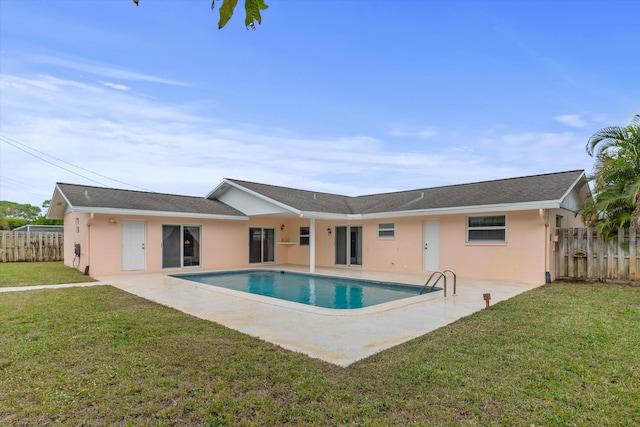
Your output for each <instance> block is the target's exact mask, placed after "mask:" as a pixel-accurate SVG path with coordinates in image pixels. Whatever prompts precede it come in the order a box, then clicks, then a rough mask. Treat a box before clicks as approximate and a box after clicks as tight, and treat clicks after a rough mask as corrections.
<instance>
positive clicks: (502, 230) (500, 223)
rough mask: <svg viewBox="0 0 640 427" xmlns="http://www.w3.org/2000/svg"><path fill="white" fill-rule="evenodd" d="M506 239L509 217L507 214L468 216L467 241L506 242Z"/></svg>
mask: <svg viewBox="0 0 640 427" xmlns="http://www.w3.org/2000/svg"><path fill="white" fill-rule="evenodd" d="M506 241H507V217H506V216H505V215H488V216H470V217H468V218H467V242H492V243H504V242H506Z"/></svg>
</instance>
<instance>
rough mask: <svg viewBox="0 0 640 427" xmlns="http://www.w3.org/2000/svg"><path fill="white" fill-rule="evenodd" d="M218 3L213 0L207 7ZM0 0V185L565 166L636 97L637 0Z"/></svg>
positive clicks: (395, 182)
mask: <svg viewBox="0 0 640 427" xmlns="http://www.w3.org/2000/svg"><path fill="white" fill-rule="evenodd" d="M220 4H221V2H219V1H218V2H216V5H217V6H219V5H220ZM267 4H269V9H268V10H266V11H264V12H263V22H262V25H260V26H258V27H257V30H255V31H248V30H246V29H245V27H244V25H243V22H244V10H243V8H242V2H240V6H239V9H238V11H237V13H236V16H234V17H233V18H232V20H231V21H230V22H229V23H228V24H227V26H226V27H225V28H224V29H222V30H218V29H217V21H218V10H217V9H216V10H214V11H211V10H210V7H209V6H210V1H209V0H191V1H178V0H140V6H139V7H136V6H135V5H134V4H133V2H132V1H131V0H117V1H116V0H93V1H88V0H87V1H80V0H66V1H63V0H43V1H39V0H2V1H0V74H1V75H0V133H1V134H2V142H1V143H0V200H10V201H15V202H19V203H30V204H33V205H38V206H39V205H40V204H41V203H42V202H43V201H44V200H45V199H49V198H50V197H51V195H52V193H53V189H54V186H55V183H56V182H69V183H77V184H86V185H101V186H109V187H116V188H128V189H145V190H150V191H157V192H166V193H177V194H186V195H195V196H204V195H206V194H207V193H208V192H209V191H210V190H212V189H213V188H214V187H215V186H216V185H217V184H219V182H220V181H221V180H222V178H225V177H227V178H235V179H243V180H250V181H258V182H263V183H268V184H273V185H283V186H291V187H296V188H303V189H308V190H314V191H325V192H332V193H340V194H348V195H359V194H370V193H378V192H386V191H394V190H406V189H415V188H424V187H434V186H440V185H449V184H459V183H466V182H474V181H483V180H490V179H498V178H508V177H514V176H524V175H533V174H540V173H549V172H558V171H565V170H574V169H585V170H586V171H587V172H590V171H591V169H592V167H593V159H592V158H590V157H589V156H588V155H587V154H586V152H585V144H586V141H587V139H588V138H589V136H590V135H592V134H593V133H594V132H596V131H597V130H598V129H600V128H602V127H605V126H610V125H621V126H624V125H627V124H628V123H629V122H630V121H631V118H632V117H633V115H634V114H638V113H640V78H639V77H638V76H640V26H639V25H638V19H639V18H638V17H639V16H640V2H638V1H632V0H621V1H617V0H606V1H595V0H594V1H588V0H584V1H577V0H576V1H571V0H556V1H551V0H548V1H545V0H536V1H520V0H519V1H507V0H502V1H481V0H473V1H471V0H470V1H463V0H450V1H438V0H424V1H420V0H393V1H376V0H367V1H365V0H322V1H319V0H295V1H294V0H287V1H283V0H267Z"/></svg>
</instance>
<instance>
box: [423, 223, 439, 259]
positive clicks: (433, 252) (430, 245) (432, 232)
mask: <svg viewBox="0 0 640 427" xmlns="http://www.w3.org/2000/svg"><path fill="white" fill-rule="evenodd" d="M422 250H423V252H422V256H423V262H422V265H423V266H424V267H423V268H424V270H425V271H438V270H440V221H438V220H430V221H423V222H422Z"/></svg>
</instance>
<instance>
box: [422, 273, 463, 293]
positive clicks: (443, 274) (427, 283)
mask: <svg viewBox="0 0 640 427" xmlns="http://www.w3.org/2000/svg"><path fill="white" fill-rule="evenodd" d="M445 273H451V275H452V276H453V294H454V295H455V294H456V282H457V281H458V278H457V277H456V273H455V272H454V271H453V270H449V269H447V270H444V271H439V270H438V271H434V272H433V273H431V276H429V279H427V281H426V282H425V284H424V286H423V287H422V289H421V290H420V295H422V293H423V292H424V291H425V289H427V286H428V285H429V282H431V279H433V276H435V275H436V274H439V276H438V278H437V279H436V281H435V282H433V285H431V289H429V292H431V291H433V288H434V287H435V286H436V284H437V283H438V281H439V280H440V279H441V278H443V279H444V296H445V297H446V296H447V276H446V274H445Z"/></svg>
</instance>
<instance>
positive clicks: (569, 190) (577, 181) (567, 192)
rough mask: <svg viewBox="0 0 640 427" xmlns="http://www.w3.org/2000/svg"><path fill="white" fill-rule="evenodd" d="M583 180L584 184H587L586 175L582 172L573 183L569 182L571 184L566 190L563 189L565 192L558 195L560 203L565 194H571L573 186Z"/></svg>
mask: <svg viewBox="0 0 640 427" xmlns="http://www.w3.org/2000/svg"><path fill="white" fill-rule="evenodd" d="M583 179H584V180H585V185H586V184H587V176H586V175H585V174H584V172H582V173H581V174H580V176H579V177H578V179H576V180H575V181H574V182H573V184H571V186H570V187H569V188H568V189H567V191H565V193H564V194H563V195H562V197H560V203H562V202H563V201H564V199H566V198H567V196H568V195H569V194H571V192H572V191H573V189H574V188H576V186H577V185H578V184H579V183H580V181H581V180H583ZM589 194H591V189H589Z"/></svg>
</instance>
